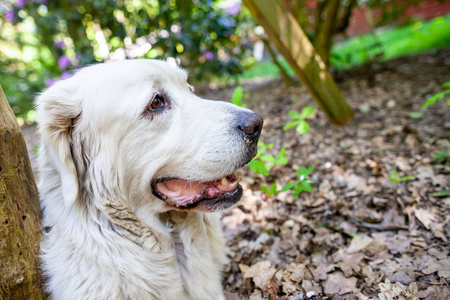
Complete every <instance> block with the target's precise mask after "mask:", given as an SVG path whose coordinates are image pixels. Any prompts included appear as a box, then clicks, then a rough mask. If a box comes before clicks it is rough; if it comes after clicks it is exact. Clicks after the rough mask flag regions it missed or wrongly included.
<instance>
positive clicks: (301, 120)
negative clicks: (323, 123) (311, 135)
mask: <svg viewBox="0 0 450 300" xmlns="http://www.w3.org/2000/svg"><path fill="white" fill-rule="evenodd" d="M316 111H317V109H315V108H314V107H312V106H306V107H304V108H303V109H302V111H301V113H300V114H298V113H297V112H296V111H293V110H291V111H290V112H289V113H288V115H289V117H291V118H293V119H294V121H291V122H289V123H287V124H286V125H284V127H283V130H285V131H286V130H289V129H291V128H293V127H296V130H297V132H298V134H305V133H307V132H308V130H309V124H308V123H306V121H305V119H307V118H308V117H310V116H311V115H313V114H314V113H315V112H316Z"/></svg>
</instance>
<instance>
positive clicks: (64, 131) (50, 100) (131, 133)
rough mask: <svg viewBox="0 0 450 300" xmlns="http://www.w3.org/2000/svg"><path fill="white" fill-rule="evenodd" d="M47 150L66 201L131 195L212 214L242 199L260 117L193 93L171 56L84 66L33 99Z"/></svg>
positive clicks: (141, 201) (139, 201)
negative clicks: (242, 174)
mask: <svg viewBox="0 0 450 300" xmlns="http://www.w3.org/2000/svg"><path fill="white" fill-rule="evenodd" d="M36 105H37V112H38V118H39V120H40V124H39V131H40V134H41V136H42V141H41V148H42V149H41V156H46V157H47V158H46V159H48V160H49V165H50V166H51V167H52V168H53V170H56V172H57V173H58V175H59V179H60V185H61V188H62V194H63V197H64V200H65V203H66V205H69V206H70V205H72V204H73V203H75V202H77V201H81V199H110V200H109V201H114V198H120V199H126V201H127V202H128V203H127V205H129V206H130V207H131V208H132V209H135V210H136V209H137V208H138V207H141V206H147V207H151V208H152V209H157V210H159V211H166V210H170V209H177V210H198V211H216V210H221V209H224V208H227V207H230V206H231V205H233V204H235V203H237V202H238V201H239V199H240V198H241V195H242V188H241V186H240V185H239V184H238V182H237V178H236V176H235V175H234V174H233V173H234V171H235V170H236V169H238V168H240V167H242V166H244V165H245V164H246V163H248V162H249V161H250V160H251V159H252V158H253V157H254V156H255V154H256V150H257V141H258V138H259V135H260V132H261V129H262V124H263V120H262V118H261V117H260V116H259V115H257V114H256V113H254V112H252V111H250V110H247V109H244V108H240V107H237V106H235V105H232V104H230V103H226V102H220V101H210V100H204V99H201V98H199V97H197V96H196V95H195V94H193V93H192V91H191V87H190V86H189V84H188V83H187V73H186V72H185V71H183V70H182V69H180V68H177V67H173V66H172V65H170V64H168V63H167V62H163V61H156V60H130V61H121V62H112V63H107V64H99V65H94V66H91V67H87V68H84V69H82V70H81V71H79V72H78V73H76V74H75V76H73V77H72V78H70V79H67V80H63V81H60V82H58V83H56V84H55V85H54V86H52V87H51V88H49V89H48V90H47V91H45V92H44V93H43V94H41V95H40V96H39V97H38V99H37V101H36Z"/></svg>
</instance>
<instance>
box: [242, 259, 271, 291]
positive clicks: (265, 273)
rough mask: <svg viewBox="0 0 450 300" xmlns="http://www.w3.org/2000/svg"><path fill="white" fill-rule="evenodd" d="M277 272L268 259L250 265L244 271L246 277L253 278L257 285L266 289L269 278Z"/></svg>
mask: <svg viewBox="0 0 450 300" xmlns="http://www.w3.org/2000/svg"><path fill="white" fill-rule="evenodd" d="M275 272H276V269H275V268H274V267H272V266H271V264H270V262H269V261H268V260H265V261H261V262H258V263H256V264H254V265H252V266H250V267H249V268H248V269H247V270H246V271H245V273H244V279H245V278H252V280H253V282H254V283H255V286H256V287H258V288H260V289H262V290H265V289H266V284H267V280H269V279H270V278H271V277H272V276H273V275H274V274H275Z"/></svg>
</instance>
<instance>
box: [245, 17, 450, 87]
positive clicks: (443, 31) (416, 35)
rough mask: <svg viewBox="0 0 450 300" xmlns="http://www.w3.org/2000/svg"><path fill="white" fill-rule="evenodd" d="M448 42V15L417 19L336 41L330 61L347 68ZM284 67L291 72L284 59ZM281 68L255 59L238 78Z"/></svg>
mask: <svg viewBox="0 0 450 300" xmlns="http://www.w3.org/2000/svg"><path fill="white" fill-rule="evenodd" d="M447 46H450V15H447V16H443V17H437V18H435V19H433V20H430V21H417V22H413V23H410V24H408V25H404V26H398V27H395V28H390V29H387V30H380V31H377V32H376V33H375V34H365V35H362V36H359V37H353V38H350V39H348V40H345V41H343V42H340V43H337V44H335V45H334V47H333V49H332V54H331V57H330V62H331V65H332V66H333V67H334V68H336V69H348V68H352V67H356V66H359V65H362V64H364V63H366V62H369V61H370V60H371V59H372V60H373V59H379V60H382V61H383V60H389V59H393V58H396V57H400V56H403V55H408V54H417V53H421V52H423V51H425V50H430V49H438V48H443V47H447ZM281 63H282V65H283V67H285V69H286V70H287V71H288V73H289V74H291V75H293V71H292V69H291V68H290V67H289V66H288V65H287V63H286V61H285V60H284V59H283V60H282V61H281ZM279 75H280V71H279V70H278V68H277V67H276V66H275V64H273V63H272V62H263V63H258V64H256V65H254V66H252V67H251V68H250V69H248V70H247V71H245V72H244V73H243V74H241V75H238V76H237V79H238V80H246V79H252V78H258V77H278V76H279Z"/></svg>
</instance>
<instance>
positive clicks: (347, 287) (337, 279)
mask: <svg viewBox="0 0 450 300" xmlns="http://www.w3.org/2000/svg"><path fill="white" fill-rule="evenodd" d="M323 287H324V293H325V294H327V295H335V294H339V295H343V294H347V293H356V292H357V291H358V289H357V288H356V278H355V277H350V278H346V277H345V276H344V274H342V273H341V272H334V273H331V274H329V275H328V278H327V280H325V282H324V283H323Z"/></svg>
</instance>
